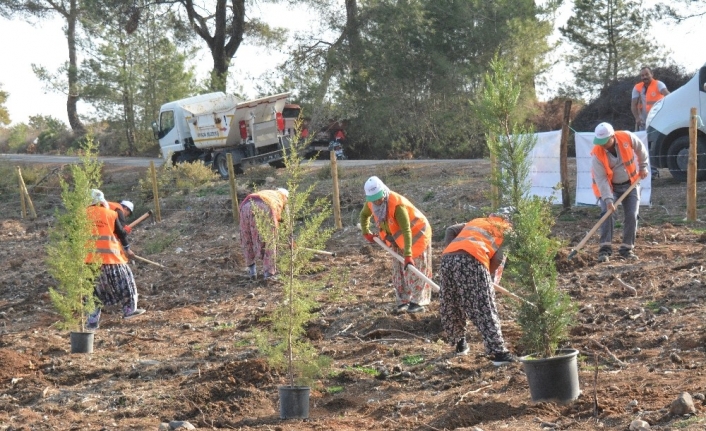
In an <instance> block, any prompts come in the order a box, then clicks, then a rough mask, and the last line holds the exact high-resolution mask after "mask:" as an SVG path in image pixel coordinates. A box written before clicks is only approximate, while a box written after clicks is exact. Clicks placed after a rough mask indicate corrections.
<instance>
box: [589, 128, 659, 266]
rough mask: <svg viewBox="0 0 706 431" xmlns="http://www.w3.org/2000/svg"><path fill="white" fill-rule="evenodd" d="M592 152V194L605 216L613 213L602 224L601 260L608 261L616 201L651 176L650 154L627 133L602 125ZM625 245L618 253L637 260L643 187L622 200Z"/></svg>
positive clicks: (597, 131)
mask: <svg viewBox="0 0 706 431" xmlns="http://www.w3.org/2000/svg"><path fill="white" fill-rule="evenodd" d="M593 144H594V146H593V150H592V151H591V156H592V159H591V176H592V177H593V193H594V194H595V195H596V198H598V203H599V205H600V207H601V211H602V214H605V212H606V211H611V215H610V217H608V218H607V219H606V220H605V221H604V222H603V224H602V225H601V238H600V248H599V250H598V261H599V262H608V261H609V260H610V256H611V255H612V254H613V246H612V242H613V227H614V224H615V204H614V203H613V202H615V201H616V200H617V199H618V198H619V197H620V196H622V195H623V193H625V192H626V191H627V190H628V189H629V188H630V186H631V185H632V184H634V183H635V182H637V181H640V180H641V179H644V178H646V177H647V175H648V171H647V166H648V158H649V156H648V154H647V149H646V148H645V144H643V143H642V141H640V139H639V138H638V137H637V136H635V134H633V133H632V132H629V131H627V130H622V131H617V132H616V131H614V130H613V126H611V125H610V124H608V123H601V124H599V125H598V126H596V130H595V137H594V138H593ZM622 204H623V213H624V216H625V219H624V222H623V243H622V244H621V245H620V249H619V254H620V257H622V258H624V259H632V260H637V258H638V257H637V256H636V255H635V253H634V252H633V249H634V248H635V233H636V232H637V215H638V212H639V208H640V186H637V187H635V188H634V189H632V190H631V191H630V193H629V194H628V195H627V196H626V197H625V198H624V199H623V202H622Z"/></svg>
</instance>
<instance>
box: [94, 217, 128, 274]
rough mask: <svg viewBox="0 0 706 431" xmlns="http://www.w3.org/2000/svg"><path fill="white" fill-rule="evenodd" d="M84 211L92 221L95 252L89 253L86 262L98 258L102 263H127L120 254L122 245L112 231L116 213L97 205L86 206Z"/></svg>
mask: <svg viewBox="0 0 706 431" xmlns="http://www.w3.org/2000/svg"><path fill="white" fill-rule="evenodd" d="M86 212H87V213H88V218H90V219H91V221H92V222H93V235H94V237H95V238H96V254H95V255H94V254H93V253H89V255H88V256H87V257H86V263H91V262H95V261H96V260H97V259H98V258H100V260H101V261H102V263H103V265H115V264H118V263H127V259H126V258H125V256H124V255H123V254H122V251H123V246H122V244H120V240H119V239H118V237H117V236H115V231H114V229H115V220H116V219H117V218H118V213H116V212H115V211H113V210H110V209H107V208H104V207H102V206H97V205H92V206H90V207H88V208H87V209H86Z"/></svg>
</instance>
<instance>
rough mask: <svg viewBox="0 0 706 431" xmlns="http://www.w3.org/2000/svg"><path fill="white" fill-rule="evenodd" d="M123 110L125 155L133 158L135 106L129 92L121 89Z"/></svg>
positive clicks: (134, 151) (134, 150) (134, 149)
mask: <svg viewBox="0 0 706 431" xmlns="http://www.w3.org/2000/svg"><path fill="white" fill-rule="evenodd" d="M123 110H124V111H125V139H126V140H127V155H128V156H134V155H135V154H136V148H135V106H134V103H133V101H132V98H131V97H130V93H129V90H128V89H127V88H125V89H123Z"/></svg>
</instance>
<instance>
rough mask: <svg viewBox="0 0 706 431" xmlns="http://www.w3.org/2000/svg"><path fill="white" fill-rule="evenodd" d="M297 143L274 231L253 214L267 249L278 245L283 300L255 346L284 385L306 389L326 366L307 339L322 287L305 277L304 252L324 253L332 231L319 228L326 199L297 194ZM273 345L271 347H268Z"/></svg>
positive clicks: (266, 219)
mask: <svg viewBox="0 0 706 431" xmlns="http://www.w3.org/2000/svg"><path fill="white" fill-rule="evenodd" d="M301 144H302V143H301V142H300V141H298V140H296V139H295V141H294V142H293V143H292V147H291V151H290V153H289V154H288V155H287V156H286V161H285V162H286V172H287V190H289V198H288V200H287V205H286V206H285V210H284V211H283V212H282V221H281V222H280V224H279V228H277V229H273V226H272V219H271V216H270V215H269V213H263V212H256V213H255V216H256V222H257V226H258V232H259V233H260V235H261V236H262V237H263V239H264V241H265V242H266V243H268V244H273V243H276V244H277V246H276V247H277V268H278V273H279V275H278V276H279V278H280V280H281V283H282V284H281V293H282V298H281V301H280V303H279V304H278V305H277V307H276V308H275V310H274V311H273V312H272V314H271V315H270V316H269V317H268V318H267V319H266V320H268V321H269V322H270V326H269V327H268V328H267V329H266V330H263V331H256V340H257V341H256V343H257V345H258V348H259V350H260V352H261V354H262V355H264V356H265V357H266V358H267V360H268V362H269V363H270V365H271V366H273V367H275V368H278V369H281V370H284V371H285V372H286V374H287V380H288V382H289V385H290V386H292V385H294V384H295V383H296V384H298V385H310V383H311V382H312V381H313V379H314V378H316V377H317V376H319V375H321V373H322V372H324V371H325V369H326V368H328V366H329V365H330V363H331V359H330V358H328V357H325V356H320V355H319V354H318V352H317V351H316V349H315V347H314V346H313V345H312V344H311V343H310V342H309V341H308V339H307V338H306V324H307V322H309V321H310V320H311V319H313V318H314V317H315V316H316V313H315V312H314V310H316V309H318V307H319V306H318V297H319V295H320V294H321V293H322V290H323V287H322V285H321V283H317V282H315V281H312V280H310V279H308V278H306V277H305V274H306V273H307V272H308V268H309V266H310V261H311V258H312V257H313V253H312V252H311V251H308V250H305V249H304V248H310V249H323V248H324V246H325V243H326V241H327V240H328V238H329V237H330V236H331V234H332V229H330V228H325V227H323V223H324V222H325V221H326V220H327V219H328V218H329V217H330V216H331V205H330V203H329V201H328V200H327V199H323V198H319V199H316V200H314V201H313V202H311V201H310V199H309V197H310V195H311V192H312V190H313V188H314V186H315V184H312V185H311V186H310V187H309V188H307V189H305V190H300V184H302V182H303V180H304V170H303V169H302V167H301V159H300V157H299V151H300V150H301ZM272 342H274V344H272Z"/></svg>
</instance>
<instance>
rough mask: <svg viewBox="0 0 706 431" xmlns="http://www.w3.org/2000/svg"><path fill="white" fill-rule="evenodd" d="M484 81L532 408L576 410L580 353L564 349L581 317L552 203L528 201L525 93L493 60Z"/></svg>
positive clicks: (530, 143)
mask: <svg viewBox="0 0 706 431" xmlns="http://www.w3.org/2000/svg"><path fill="white" fill-rule="evenodd" d="M491 69H492V71H491V73H489V74H487V75H486V77H485V87H484V91H483V95H482V97H481V104H480V107H481V109H480V110H479V112H480V113H481V114H482V116H481V117H482V118H483V120H484V123H485V124H486V126H487V127H488V130H489V132H488V133H487V135H486V139H487V142H488V146H489V149H490V153H491V155H492V158H493V159H494V160H496V161H497V165H496V166H494V169H493V172H492V184H493V186H495V190H497V195H496V196H495V198H496V199H497V202H499V203H502V204H504V205H511V206H512V207H514V208H515V209H516V212H515V214H514V215H513V216H512V225H513V227H512V230H511V231H509V232H508V233H507V245H508V249H509V252H508V267H507V269H506V270H505V274H507V276H508V277H507V278H508V279H510V281H511V283H512V286H513V287H514V288H515V291H516V292H517V293H518V295H519V296H521V297H522V298H524V299H525V301H519V302H517V308H516V313H517V315H516V319H515V320H516V322H517V324H518V325H519V326H520V329H521V337H520V340H519V341H520V345H521V346H522V348H523V350H524V351H525V352H526V353H527V355H526V356H523V357H521V358H520V361H521V362H522V364H523V367H524V369H525V373H526V375H527V379H528V382H529V386H530V393H531V397H532V399H533V400H534V401H554V402H560V403H566V402H570V401H572V400H574V399H576V398H577V397H578V396H579V393H580V390H579V381H578V365H577V361H576V356H577V355H578V351H577V350H575V349H570V348H559V347H560V345H561V343H563V342H564V341H566V340H567V338H568V335H569V328H570V325H571V323H572V321H573V319H574V316H575V310H576V308H575V306H574V304H572V302H571V298H570V296H569V295H568V294H567V293H566V292H564V291H562V290H561V289H560V288H559V286H558V283H557V270H556V264H555V259H556V256H557V253H558V251H559V249H560V247H561V243H560V241H558V240H557V239H556V238H555V237H553V236H552V233H551V228H552V226H553V225H554V217H553V215H552V207H551V205H552V204H551V201H550V199H549V198H546V197H539V196H532V195H531V194H530V187H531V184H530V178H531V176H530V171H531V157H530V156H531V154H532V151H533V149H534V146H535V143H536V137H535V135H534V133H533V131H532V130H531V129H527V128H524V127H522V126H520V124H523V121H522V120H523V118H522V116H521V115H522V113H523V111H522V110H521V109H518V106H519V103H518V101H519V100H520V95H521V90H520V86H519V85H518V83H517V81H516V79H515V77H514V76H513V74H512V73H511V70H510V68H509V67H507V65H506V64H505V63H504V62H503V61H501V60H499V59H498V58H495V59H494V61H493V62H492V63H491Z"/></svg>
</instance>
